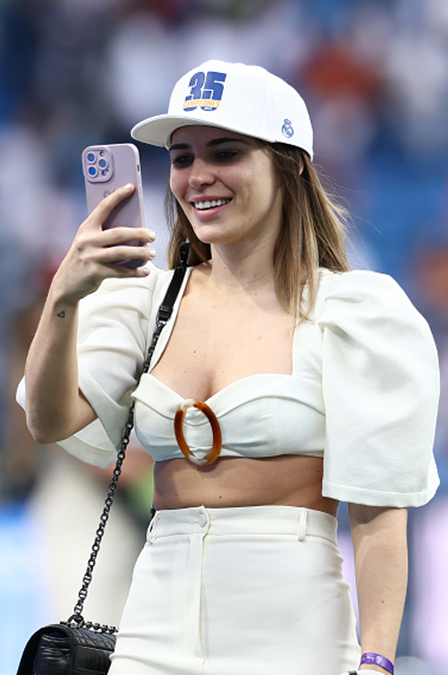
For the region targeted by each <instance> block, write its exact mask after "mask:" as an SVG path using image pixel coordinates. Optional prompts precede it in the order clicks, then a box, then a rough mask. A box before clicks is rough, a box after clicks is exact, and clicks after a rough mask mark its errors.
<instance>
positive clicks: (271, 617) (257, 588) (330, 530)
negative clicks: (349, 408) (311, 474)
mask: <svg viewBox="0 0 448 675" xmlns="http://www.w3.org/2000/svg"><path fill="white" fill-rule="evenodd" d="M336 527H337V524H336V519H335V518H333V516H330V515H328V514H326V513H322V512H320V511H312V510H309V509H304V508H296V507H292V506H252V507H237V508H224V509H207V508H204V507H202V506H201V507H198V508H187V509H176V510H168V511H160V512H157V513H156V515H155V517H154V519H153V521H152V523H151V525H150V527H149V528H148V536H147V542H146V545H145V547H144V549H143V551H142V552H141V554H140V556H139V559H138V561H137V564H136V567H135V571H134V576H133V581H132V585H131V590H130V593H129V598H128V601H127V604H126V607H125V610H124V614H123V617H122V622H121V626H120V631H119V635H118V639H117V646H116V650H115V653H114V655H113V656H112V665H111V669H110V671H109V675H339V674H340V673H342V672H343V671H345V670H350V669H356V668H357V666H358V664H359V656H360V650H359V646H358V642H357V637H356V626H355V618H354V613H353V609H352V606H351V601H350V590H349V587H348V585H347V584H346V582H345V581H344V580H343V577H342V573H341V563H342V559H341V555H340V552H339V549H338V546H337V541H336Z"/></svg>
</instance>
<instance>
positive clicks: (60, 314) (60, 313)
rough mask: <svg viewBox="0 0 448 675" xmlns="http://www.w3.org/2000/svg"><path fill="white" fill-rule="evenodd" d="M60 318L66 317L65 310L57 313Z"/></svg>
mask: <svg viewBox="0 0 448 675" xmlns="http://www.w3.org/2000/svg"><path fill="white" fill-rule="evenodd" d="M56 316H58V317H59V318H60V319H65V310H62V312H59V314H56Z"/></svg>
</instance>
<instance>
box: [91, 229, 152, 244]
mask: <svg viewBox="0 0 448 675" xmlns="http://www.w3.org/2000/svg"><path fill="white" fill-rule="evenodd" d="M100 236H101V244H100V245H101V246H116V245H117V244H123V243H124V242H128V241H131V240H132V241H139V242H141V243H142V244H152V243H153V242H154V241H155V239H156V235H155V234H154V232H152V231H151V230H148V229H147V228H146V227H112V228H110V229H109V230H104V232H103V233H102V234H101V235H100Z"/></svg>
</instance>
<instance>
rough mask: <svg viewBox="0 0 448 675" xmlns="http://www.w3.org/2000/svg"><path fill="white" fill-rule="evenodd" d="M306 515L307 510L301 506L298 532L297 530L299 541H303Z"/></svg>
mask: <svg viewBox="0 0 448 675" xmlns="http://www.w3.org/2000/svg"><path fill="white" fill-rule="evenodd" d="M307 517H308V511H307V510H306V509H305V508H301V509H300V511H299V532H298V540H299V541H305V537H306V521H307Z"/></svg>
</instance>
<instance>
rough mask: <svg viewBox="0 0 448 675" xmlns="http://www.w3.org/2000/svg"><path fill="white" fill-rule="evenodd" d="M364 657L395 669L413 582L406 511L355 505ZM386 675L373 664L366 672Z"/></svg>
mask: <svg viewBox="0 0 448 675" xmlns="http://www.w3.org/2000/svg"><path fill="white" fill-rule="evenodd" d="M349 513H350V525H351V531H352V539H353V547H354V552H355V567H356V582H357V589H358V602H359V615H360V627H361V650H362V653H363V654H364V653H366V652H372V653H375V654H380V655H382V656H385V657H386V658H387V659H389V661H391V662H392V663H393V661H394V659H395V650H396V647H397V642H398V635H399V631H400V625H401V620H402V616H403V607H404V601H405V597H406V587H407V577H408V553H407V511H406V509H395V508H379V507H373V506H372V507H371V506H361V505H359V504H350V506H349ZM364 669H370V670H378V671H379V672H383V673H387V672H388V671H387V669H384V668H381V667H380V666H377V665H374V664H366V665H364V666H361V668H360V670H361V671H362V670H364Z"/></svg>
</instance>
